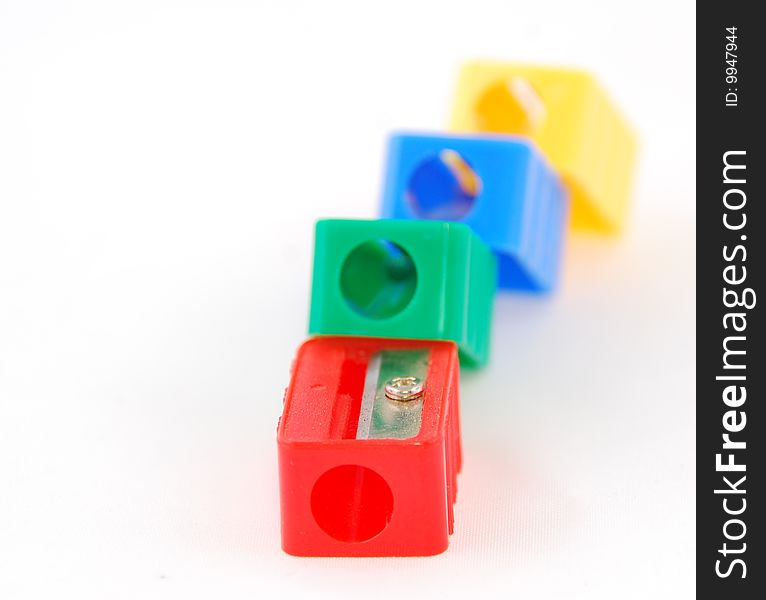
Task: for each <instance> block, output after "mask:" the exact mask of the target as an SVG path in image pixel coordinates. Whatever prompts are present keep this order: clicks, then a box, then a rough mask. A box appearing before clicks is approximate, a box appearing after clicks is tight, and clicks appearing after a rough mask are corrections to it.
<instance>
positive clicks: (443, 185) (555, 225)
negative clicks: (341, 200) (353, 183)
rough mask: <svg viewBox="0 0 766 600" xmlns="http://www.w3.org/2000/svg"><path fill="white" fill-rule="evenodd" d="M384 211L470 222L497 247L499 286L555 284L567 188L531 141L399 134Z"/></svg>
mask: <svg viewBox="0 0 766 600" xmlns="http://www.w3.org/2000/svg"><path fill="white" fill-rule="evenodd" d="M381 212H382V216H383V217H388V218H395V219H449V220H453V221H456V222H460V223H464V224H466V225H468V226H469V227H471V229H472V230H473V231H474V232H476V234H477V235H479V237H480V238H481V239H482V240H483V241H484V242H485V243H486V244H487V245H488V246H489V247H490V248H491V249H492V250H493V251H494V252H495V255H496V256H497V260H498V270H499V281H498V284H499V287H500V288H504V289H513V290H524V291H534V292H547V291H550V290H551V289H552V288H554V287H555V284H556V281H557V279H558V274H559V270H560V262H561V255H562V248H563V238H564V235H565V230H566V222H567V217H568V201H567V195H566V189H565V188H564V186H563V185H562V184H561V182H560V180H559V177H558V175H557V174H556V172H555V171H554V170H553V169H552V168H551V167H550V166H549V164H548V163H547V161H546V160H545V159H544V158H543V155H542V154H541V153H540V152H539V151H538V150H537V149H536V148H535V147H534V146H533V145H532V144H531V143H530V142H529V141H528V140H525V139H521V138H517V137H508V136H486V135H484V136H474V135H414V134H397V135H394V136H392V137H391V139H390V142H389V148H388V160H387V165H386V171H385V185H384V192H383V203H382V211H381Z"/></svg>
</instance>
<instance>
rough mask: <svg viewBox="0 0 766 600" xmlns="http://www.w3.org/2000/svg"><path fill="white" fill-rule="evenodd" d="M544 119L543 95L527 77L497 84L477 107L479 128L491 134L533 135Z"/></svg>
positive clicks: (475, 108)
mask: <svg viewBox="0 0 766 600" xmlns="http://www.w3.org/2000/svg"><path fill="white" fill-rule="evenodd" d="M544 115H545V107H544V105H543V102H542V100H541V98H540V96H539V94H538V93H537V91H536V90H535V89H534V88H533V87H532V85H531V84H530V83H529V82H528V81H527V80H526V79H524V78H523V77H511V78H510V79H508V80H503V81H497V82H495V83H493V84H492V85H490V86H489V87H487V88H486V90H484V92H483V93H482V94H481V95H480V96H479V99H478V100H477V101H476V104H475V105H474V116H475V118H476V128H477V129H478V130H479V131H483V132H488V133H511V134H517V135H529V134H530V133H531V132H532V130H533V129H534V128H535V127H536V126H537V125H538V124H539V123H540V121H541V120H542V119H543V117H544Z"/></svg>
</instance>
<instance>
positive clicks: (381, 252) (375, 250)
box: [340, 240, 418, 319]
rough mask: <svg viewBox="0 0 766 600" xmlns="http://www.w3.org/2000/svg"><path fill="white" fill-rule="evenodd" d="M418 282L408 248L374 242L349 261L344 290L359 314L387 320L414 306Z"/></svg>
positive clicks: (344, 272)
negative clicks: (413, 300)
mask: <svg viewBox="0 0 766 600" xmlns="http://www.w3.org/2000/svg"><path fill="white" fill-rule="evenodd" d="M417 279H418V278H417V272H416V270H415V263H414V262H413V261H412V257H411V256H410V255H409V254H408V253H407V251H406V250H404V248H402V247H401V246H399V245H398V244H394V243H393V242H390V241H388V240H370V241H368V242H364V243H362V244H359V245H358V246H357V247H356V248H354V249H353V250H352V251H351V253H350V254H349V255H348V256H347V257H346V260H345V262H344V263H343V267H342V269H341V273H340V289H341V293H342V294H343V297H344V298H345V299H346V302H348V304H349V306H350V307H351V308H352V309H353V310H354V311H356V312H357V313H358V314H360V315H362V316H363V317H367V318H369V319H387V318H389V317H393V316H394V315H396V314H398V313H400V312H401V311H402V310H404V308H405V307H406V306H407V305H408V304H409V303H410V300H412V296H413V295H414V294H415V287H416V286H417Z"/></svg>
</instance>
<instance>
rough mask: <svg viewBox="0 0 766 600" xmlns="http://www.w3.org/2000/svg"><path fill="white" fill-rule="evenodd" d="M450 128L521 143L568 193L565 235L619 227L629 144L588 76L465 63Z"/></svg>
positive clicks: (623, 125)
mask: <svg viewBox="0 0 766 600" xmlns="http://www.w3.org/2000/svg"><path fill="white" fill-rule="evenodd" d="M451 128H452V130H454V131H458V132H470V133H499V134H516V135H524V136H528V137H529V138H530V139H531V140H532V142H534V143H535V145H537V147H538V148H540V150H541V151H542V152H543V154H545V156H546V157H547V158H548V160H550V162H551V163H552V165H553V166H554V168H556V169H557V170H558V171H559V172H560V173H561V176H562V178H563V180H564V182H565V184H566V185H567V187H568V188H569V191H570V198H571V202H572V219H571V223H572V227H573V228H576V229H580V230H590V231H598V232H613V231H616V230H619V229H620V228H621V227H622V226H623V225H624V222H625V219H626V213H627V208H628V200H629V192H630V183H631V178H632V173H633V169H634V163H635V156H636V140H635V136H634V134H633V132H632V130H631V128H630V127H629V126H628V124H627V122H626V121H625V119H624V118H623V117H622V115H621V114H620V113H619V111H618V110H617V107H616V106H615V104H614V103H613V102H612V101H611V100H610V98H609V97H608V96H607V94H606V92H605V91H604V90H603V88H602V87H601V86H600V85H599V84H598V82H597V81H596V80H595V79H594V78H593V77H592V76H591V75H590V74H588V73H586V72H584V71H580V70H575V69H558V68H549V67H536V66H530V65H521V64H503V63H491V62H471V63H468V64H466V65H464V67H463V69H462V70H461V72H460V76H459V80H458V87H457V93H456V96H455V102H454V106H453V111H452V121H451Z"/></svg>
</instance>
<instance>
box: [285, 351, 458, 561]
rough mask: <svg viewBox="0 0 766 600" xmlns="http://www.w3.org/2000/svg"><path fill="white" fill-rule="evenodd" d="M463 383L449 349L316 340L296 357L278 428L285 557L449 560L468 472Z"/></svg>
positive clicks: (455, 357) (455, 359) (453, 353)
mask: <svg viewBox="0 0 766 600" xmlns="http://www.w3.org/2000/svg"><path fill="white" fill-rule="evenodd" d="M458 378H459V368H458V355H457V348H456V346H455V344H454V343H452V342H442V341H423V340H403V339H380V338H355V337H318V338H314V339H311V340H309V341H307V342H305V343H304V344H303V345H302V346H301V348H300V350H299V351H298V356H297V358H296V360H295V362H294V363H293V368H292V374H291V380H290V385H289V387H288V388H287V392H286V395H285V404H284V409H283V412H282V418H281V419H280V422H279V426H278V428H277V441H278V445H279V485H280V495H281V509H282V548H283V549H284V550H285V552H288V553H289V554H294V555H297V556H425V555H431V554H438V553H440V552H443V551H444V550H445V549H446V548H447V545H448V543H449V534H451V533H452V527H453V512H452V507H453V504H454V502H455V496H456V492H457V488H456V483H457V481H456V480H457V473H458V471H459V470H460V462H461V450H460V420H459V414H458Z"/></svg>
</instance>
